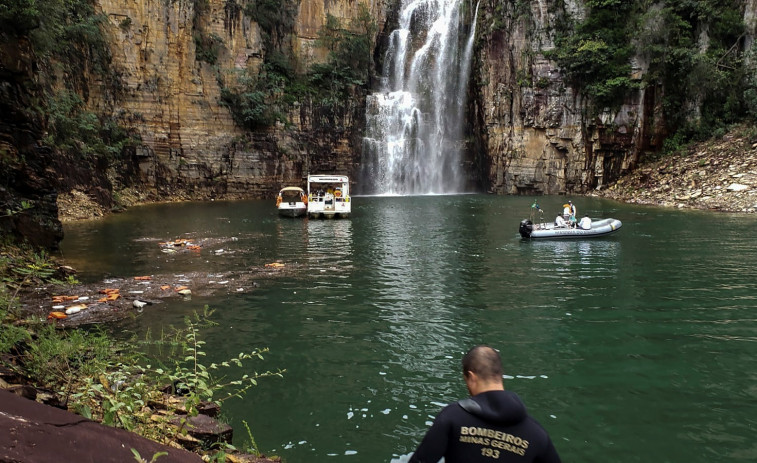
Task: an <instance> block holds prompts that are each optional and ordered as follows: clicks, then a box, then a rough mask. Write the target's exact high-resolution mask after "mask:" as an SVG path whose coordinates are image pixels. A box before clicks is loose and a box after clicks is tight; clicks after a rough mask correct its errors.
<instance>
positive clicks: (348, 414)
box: [347, 412, 355, 420]
mask: <svg viewBox="0 0 757 463" xmlns="http://www.w3.org/2000/svg"><path fill="white" fill-rule="evenodd" d="M353 416H355V414H354V413H352V412H347V419H348V420H351V419H352V417H353Z"/></svg>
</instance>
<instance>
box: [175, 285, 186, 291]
mask: <svg viewBox="0 0 757 463" xmlns="http://www.w3.org/2000/svg"><path fill="white" fill-rule="evenodd" d="M184 289H189V287H188V286H177V287H176V288H175V289H174V291H181V290H184Z"/></svg>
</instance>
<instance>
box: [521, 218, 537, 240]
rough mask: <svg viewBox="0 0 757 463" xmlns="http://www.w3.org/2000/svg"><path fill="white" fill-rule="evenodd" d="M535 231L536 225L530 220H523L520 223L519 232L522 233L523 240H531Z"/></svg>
mask: <svg viewBox="0 0 757 463" xmlns="http://www.w3.org/2000/svg"><path fill="white" fill-rule="evenodd" d="M533 230H534V223H533V222H531V221H530V220H529V219H523V220H521V221H520V227H518V232H520V236H522V237H523V238H531V232H532V231H533Z"/></svg>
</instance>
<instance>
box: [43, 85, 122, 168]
mask: <svg viewBox="0 0 757 463" xmlns="http://www.w3.org/2000/svg"><path fill="white" fill-rule="evenodd" d="M46 106H47V111H48V124H49V125H48V135H47V137H46V138H45V140H44V141H45V143H46V144H48V145H50V146H54V147H56V148H58V149H60V150H62V151H65V152H69V153H78V154H79V155H80V156H81V157H83V158H85V159H90V160H94V159H96V158H100V159H106V160H112V159H118V158H120V157H121V154H122V152H123V149H124V147H126V146H130V145H133V144H134V143H135V142H136V141H135V139H134V138H132V137H131V136H130V135H129V134H128V133H127V132H126V131H125V129H124V128H123V127H121V125H120V124H119V123H118V122H117V121H116V120H114V119H113V118H111V117H106V116H100V117H98V116H97V114H95V113H93V112H91V111H87V110H86V109H85V107H84V101H82V99H81V98H80V97H79V95H77V94H76V93H74V92H71V91H65V90H64V91H61V92H59V93H57V94H55V95H50V96H49V97H48V100H47V105H46Z"/></svg>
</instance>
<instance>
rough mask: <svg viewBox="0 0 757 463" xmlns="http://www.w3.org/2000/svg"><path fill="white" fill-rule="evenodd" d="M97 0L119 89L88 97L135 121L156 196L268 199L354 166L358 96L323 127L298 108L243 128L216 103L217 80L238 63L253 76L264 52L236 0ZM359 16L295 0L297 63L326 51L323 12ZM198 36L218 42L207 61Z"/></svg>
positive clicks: (347, 4) (140, 154) (142, 173)
mask: <svg viewBox="0 0 757 463" xmlns="http://www.w3.org/2000/svg"><path fill="white" fill-rule="evenodd" d="M98 4H99V8H100V9H101V10H102V12H103V13H104V14H105V15H107V17H108V18H109V22H108V24H107V32H108V35H109V36H110V38H111V43H112V44H113V46H112V55H113V62H112V63H111V64H112V66H113V68H114V69H115V70H116V71H117V73H118V75H119V76H120V81H121V84H122V88H123V92H122V93H121V96H120V98H119V99H118V101H116V102H108V101H107V98H106V97H105V95H99V96H98V95H94V96H93V102H92V104H94V105H95V106H100V107H101V108H102V109H108V110H110V111H114V112H115V113H118V114H119V115H120V116H121V119H122V121H123V123H124V124H125V125H128V126H133V127H135V128H136V130H137V132H138V133H139V135H140V136H141V139H142V142H141V144H140V146H138V147H137V149H136V153H135V164H136V165H137V171H138V175H139V178H140V180H141V183H142V185H144V187H145V188H147V189H148V190H152V191H153V192H154V193H155V195H156V196H160V197H164V196H189V197H195V198H208V197H216V196H224V197H266V196H269V197H270V196H272V195H273V193H274V192H275V191H277V190H278V188H280V187H281V186H282V185H285V184H302V183H303V178H304V177H305V176H306V175H307V174H308V173H317V172H335V171H338V172H345V173H348V174H351V173H352V171H353V154H354V153H355V150H356V147H358V148H357V149H359V143H358V144H354V143H355V138H356V137H357V140H359V130H360V128H361V127H362V122H361V121H360V116H361V115H362V113H363V109H362V108H363V106H364V101H362V99H361V98H359V95H358V96H356V97H357V98H356V99H355V100H354V101H353V102H351V103H352V104H351V105H350V107H349V108H348V110H347V111H346V112H345V114H343V115H341V116H342V120H341V121H340V123H339V124H337V125H338V126H339V127H342V128H343V130H341V131H335V130H333V129H334V127H333V126H331V125H329V126H322V125H321V121H320V120H319V118H318V117H317V114H313V113H312V111H310V108H305V107H300V108H299V109H298V110H297V111H296V112H293V113H292V114H289V120H290V121H291V122H292V124H291V126H288V127H284V126H283V125H281V124H279V125H277V126H276V127H275V128H272V129H270V130H266V131H262V132H257V133H245V132H243V131H242V130H240V129H239V128H238V127H237V126H235V124H234V121H233V119H232V117H231V114H230V112H229V110H228V108H226V107H225V106H222V105H221V104H220V99H221V86H222V84H223V83H229V82H233V81H234V79H235V77H236V76H235V74H236V73H238V72H241V71H243V70H247V71H248V72H250V73H252V74H253V75H254V74H255V73H257V71H258V69H259V67H260V65H261V64H262V62H263V56H264V54H265V53H266V50H265V49H264V46H265V45H264V41H263V39H262V38H261V30H260V28H259V26H258V24H257V23H255V22H253V21H252V20H251V19H250V18H249V17H247V16H246V15H245V14H244V12H243V9H242V4H241V2H240V3H238V2H235V1H226V0H207V2H192V1H188V0H181V1H172V2H165V1H151V0H126V1H124V0H98ZM373 9H374V13H375V14H376V16H377V17H380V16H381V15H383V11H381V10H380V9H379V7H378V6H373ZM357 13H358V9H357V3H356V2H354V1H350V0H340V1H326V2H323V1H316V0H304V1H302V2H300V3H299V14H298V15H297V17H296V20H295V25H294V34H293V36H291V37H290V39H291V48H292V51H293V53H294V55H295V58H296V61H297V62H298V63H300V64H308V63H312V62H314V61H318V60H322V59H323V58H324V57H325V52H324V51H323V50H320V49H318V48H317V47H315V46H314V42H315V39H316V38H317V33H318V31H319V29H320V28H321V26H322V25H323V24H324V23H325V21H326V14H331V15H333V16H335V17H337V18H340V19H341V20H342V21H343V22H344V23H348V22H349V20H351V19H352V18H353V17H355V16H356V15H357ZM198 36H206V37H213V38H214V39H215V40H217V41H218V42H220V46H219V47H218V54H217V59H216V62H215V63H214V64H213V65H211V64H208V63H207V62H205V61H200V60H198V58H197V56H198V50H197V40H196V38H197V37H198ZM288 46H289V44H288ZM108 104H110V105H112V107H111V108H106V106H107V105H108Z"/></svg>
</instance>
